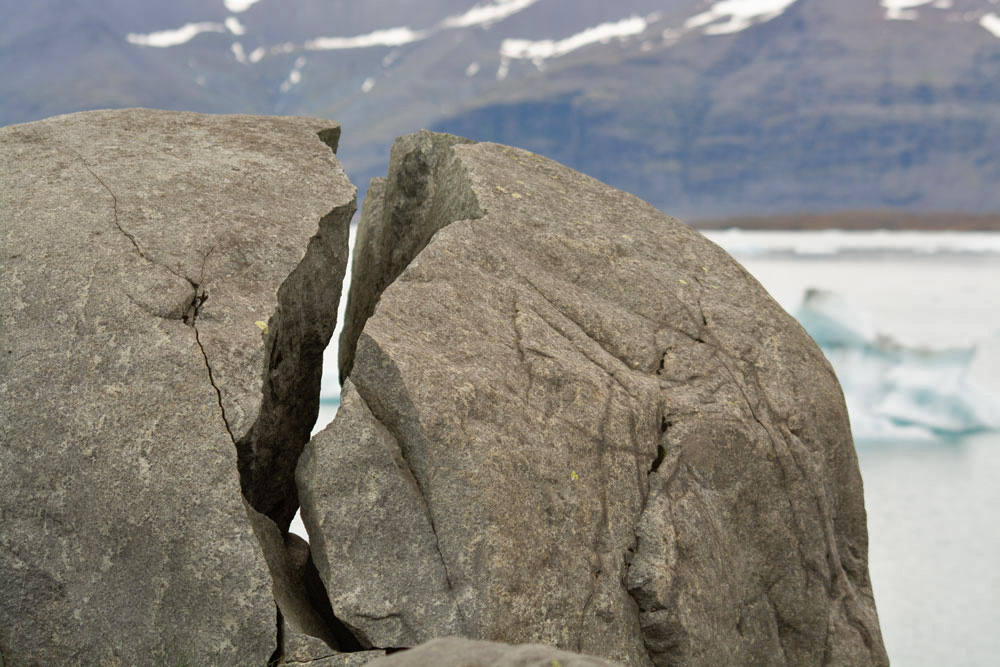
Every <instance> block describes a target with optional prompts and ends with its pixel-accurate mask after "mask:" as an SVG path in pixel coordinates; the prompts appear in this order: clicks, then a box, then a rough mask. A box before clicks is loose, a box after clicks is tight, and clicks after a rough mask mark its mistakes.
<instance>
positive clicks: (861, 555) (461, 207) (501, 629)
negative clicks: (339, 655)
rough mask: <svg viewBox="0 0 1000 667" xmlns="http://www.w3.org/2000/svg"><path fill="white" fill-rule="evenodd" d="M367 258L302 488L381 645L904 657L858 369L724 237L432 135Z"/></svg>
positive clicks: (810, 660)
mask: <svg viewBox="0 0 1000 667" xmlns="http://www.w3.org/2000/svg"><path fill="white" fill-rule="evenodd" d="M355 257H356V258H357V259H356V260H355V262H356V263H355V266H354V270H353V283H352V286H351V293H350V299H349V303H348V322H347V326H346V327H345V338H344V339H342V341H341V345H342V349H343V347H344V346H345V345H346V346H347V349H346V350H344V352H343V353H344V354H346V355H347V356H348V358H350V359H351V361H350V362H349V363H348V364H346V365H344V366H342V368H341V371H342V373H343V374H345V375H347V376H349V383H347V384H346V385H345V391H344V399H343V401H344V402H343V407H342V409H341V412H340V414H338V416H337V417H336V419H335V420H334V421H333V423H332V424H331V425H330V426H329V427H328V428H327V429H326V430H324V431H323V432H321V433H320V434H317V435H316V436H315V437H314V438H313V440H312V441H311V442H310V444H309V445H308V446H307V448H306V450H305V454H304V457H303V459H302V460H301V461H300V464H299V468H298V472H297V481H298V485H299V490H300V495H301V497H302V500H303V517H304V520H305V523H306V526H307V527H308V529H309V531H310V535H311V536H312V544H311V546H312V550H313V558H314V561H315V563H316V566H317V568H318V570H319V572H320V575H321V576H322V577H323V579H324V582H325V584H326V588H327V591H328V593H329V596H330V601H331V605H332V607H333V611H334V613H335V614H336V615H337V617H338V618H340V619H342V620H343V621H344V622H345V624H347V625H348V626H349V627H351V628H352V629H353V630H354V631H355V634H356V635H357V636H358V637H359V638H361V640H362V643H364V644H365V645H371V646H374V647H383V648H385V647H405V646H412V645H414V644H415V643H417V642H420V641H424V640H425V639H426V638H428V637H434V636H442V635H452V634H457V635H462V636H466V637H470V638H478V639H486V640H496V641H503V642H508V643H512V644H522V643H544V644H550V645H554V646H557V647H560V648H563V649H568V650H574V651H580V652H583V653H589V654H593V655H596V656H601V657H604V658H607V659H611V660H616V661H620V662H623V663H626V664H630V665H648V664H656V665H706V666H708V665H745V664H775V665H778V664H787V665H863V664H873V665H882V664H886V663H887V659H886V655H885V651H884V648H883V645H882V639H881V635H880V631H879V626H878V619H877V615H876V611H875V604H874V600H873V598H872V590H871V582H870V580H869V575H868V564H867V552H868V546H867V530H866V519H865V510H864V503H863V496H862V485H861V477H860V474H859V471H858V464H857V458H856V455H855V452H854V448H853V444H852V441H851V434H850V429H849V424H848V420H847V413H846V410H845V407H844V400H843V396H842V393H841V391H840V387H839V385H838V383H837V380H836V378H835V376H834V374H833V371H832V370H831V368H830V365H829V364H828V363H827V361H826V359H825V358H824V357H823V355H822V353H821V352H820V350H819V349H818V347H817V346H816V345H815V344H814V343H813V341H812V340H810V339H809V337H808V336H807V335H806V334H805V332H804V331H803V330H802V328H801V327H800V326H799V325H798V324H797V323H796V322H795V321H794V320H793V319H792V318H791V317H790V316H789V315H787V314H786V313H785V312H784V311H783V310H782V309H781V308H780V307H779V306H778V305H777V304H776V303H775V302H774V301H773V300H772V299H771V298H770V296H769V295H768V294H767V293H766V292H765V290H764V289H763V288H762V287H761V286H760V285H759V284H758V283H757V281H755V280H754V279H753V278H752V277H751V276H750V275H749V274H748V273H747V272H746V271H745V270H744V269H743V268H742V267H741V266H739V265H738V264H737V263H736V262H735V261H733V260H732V258H730V257H729V256H728V255H727V254H726V253H725V252H723V251H722V250H721V249H719V248H718V247H716V246H715V245H713V244H712V243H710V242H709V241H707V240H706V239H705V238H704V237H702V236H701V235H699V234H698V233H697V232H694V231H692V230H691V229H689V228H688V227H686V226H684V225H682V224H680V223H679V222H677V221H676V220H674V219H673V218H670V217H669V216H666V215H664V214H662V213H660V212H659V211H657V210H656V209H654V208H653V207H651V206H649V205H648V204H646V203H644V202H642V201H640V200H639V199H637V198H635V197H633V196H631V195H629V194H626V193H624V192H621V191H618V190H615V189H613V188H611V187H609V186H607V185H604V184H602V183H600V182H598V181H595V180H593V179H591V178H589V177H587V176H584V175H582V174H579V173H577V172H574V171H572V170H571V169H569V168H567V167H564V166H562V165H559V164H557V163H554V162H552V161H550V160H547V159H544V158H542V157H539V156H537V155H534V154H531V153H528V152H526V151H521V150H518V149H513V148H509V147H506V146H500V145H495V144H486V143H480V144H474V143H469V142H467V141H465V140H460V139H458V138H456V137H449V136H447V135H434V134H431V133H426V132H423V133H420V134H417V135H410V136H407V137H403V138H401V139H400V140H398V141H397V144H396V145H395V146H394V148H393V156H392V160H391V167H390V172H389V175H388V178H387V179H385V180H380V179H376V181H374V182H373V186H372V188H371V189H370V191H369V197H368V200H367V201H366V202H365V206H364V210H363V214H362V220H361V226H360V228H359V231H358V245H357V248H356V253H355ZM348 331H351V332H354V333H353V334H350V335H349V334H347V333H346V332H348ZM350 336H353V338H352V337H350ZM355 341H356V342H355ZM390 508H395V509H391V510H390ZM407 581H412V582H415V583H414V584H413V585H409V586H407V585H404V582H407Z"/></svg>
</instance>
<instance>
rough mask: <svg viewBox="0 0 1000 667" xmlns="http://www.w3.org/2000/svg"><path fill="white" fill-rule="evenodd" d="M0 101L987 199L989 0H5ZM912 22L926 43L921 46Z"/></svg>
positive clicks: (930, 203)
mask: <svg viewBox="0 0 1000 667" xmlns="http://www.w3.org/2000/svg"><path fill="white" fill-rule="evenodd" d="M0 9H2V12H3V16H4V17H5V20H4V21H3V22H2V25H0V63H2V77H0V123H4V124H6V123H11V122H20V121H26V120H32V119H35V118H39V117H43V116H47V115H52V114H54V113H60V112H66V111H74V110H79V109H83V108H94V107H103V106H123V105H146V106H158V107H166V108H188V109H195V110H202V111H213V112H220V111H232V112H257V113H301V114H313V115H325V116H330V117H333V118H336V119H337V120H339V121H341V122H343V123H344V126H345V133H344V142H343V144H342V151H341V157H342V159H343V160H344V162H345V164H346V165H347V167H348V169H349V171H350V172H351V174H352V176H354V177H355V179H356V180H358V181H361V182H362V183H363V182H364V181H365V179H366V178H367V177H368V176H370V175H375V174H377V173H380V172H382V171H384V167H385V161H386V158H387V151H388V146H389V144H390V143H391V140H392V139H393V138H394V136H395V135H397V134H401V133H404V132H409V131H412V130H414V129H417V128H419V127H436V128H438V129H445V130H452V131H456V132H458V133H461V134H466V135H470V136H473V137H474V138H478V139H496V140H500V141H504V142H506V143H514V144H519V145H523V146H525V147H528V148H531V149H534V150H538V151H540V152H543V153H546V154H549V155H550V156H552V157H554V158H556V159H559V160H561V161H564V162H567V163H569V164H571V165H572V166H575V167H578V168H580V169H582V170H584V171H587V172H588V173H592V174H595V175H597V176H598V177H600V178H602V179H603V180H606V181H609V182H611V183H612V184H614V185H618V186H621V187H624V188H625V189H628V190H630V191H633V192H636V193H637V194H639V195H641V196H643V197H645V198H647V199H649V200H651V201H652V202H653V203H655V204H657V205H659V206H661V207H662V208H664V209H666V210H668V211H670V212H672V213H675V214H679V215H683V216H686V217H709V216H719V215H728V214H733V213H740V214H747V213H754V212H776V211H793V210H801V209H833V208H845V207H850V208H859V207H884V206H901V207H908V208H913V209H919V208H924V209H938V210H940V209H964V210H979V211H992V210H998V209H1000V187H998V186H1000V156H998V155H997V154H996V151H991V150H989V149H988V147H989V146H991V145H1000V4H998V2H997V1H996V0H928V1H919V0H838V2H829V1H828V0H672V1H671V2H666V1H665V0H622V1H621V2H615V3H608V2H604V1H603V0H479V1H478V2H477V1H476V0H426V1H422V2H420V3H413V2H404V1H403V0H366V1H365V2H349V1H348V0H336V1H329V0H177V1H175V2H170V3H164V2H159V1H153V0H146V1H143V2H140V1H136V0H37V1H35V2H31V3H24V2H15V1H14V0H0ZM928 45H933V47H930V46H928Z"/></svg>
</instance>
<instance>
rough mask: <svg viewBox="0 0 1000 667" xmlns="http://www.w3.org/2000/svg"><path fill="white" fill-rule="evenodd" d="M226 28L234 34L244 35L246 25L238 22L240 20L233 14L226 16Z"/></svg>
mask: <svg viewBox="0 0 1000 667" xmlns="http://www.w3.org/2000/svg"><path fill="white" fill-rule="evenodd" d="M226 28H228V29H229V32H231V33H233V34H234V35H245V34H246V32H247V29H246V26H244V25H243V24H242V23H240V20H239V19H238V18H236V17H235V16H230V17H227V18H226Z"/></svg>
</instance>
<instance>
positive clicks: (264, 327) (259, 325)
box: [254, 320, 267, 333]
mask: <svg viewBox="0 0 1000 667" xmlns="http://www.w3.org/2000/svg"><path fill="white" fill-rule="evenodd" d="M254 324H256V325H257V328H258V329H260V330H261V331H262V332H264V333H267V322H265V321H263V320H257V321H256V322H254Z"/></svg>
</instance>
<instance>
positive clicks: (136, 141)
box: [0, 110, 355, 665]
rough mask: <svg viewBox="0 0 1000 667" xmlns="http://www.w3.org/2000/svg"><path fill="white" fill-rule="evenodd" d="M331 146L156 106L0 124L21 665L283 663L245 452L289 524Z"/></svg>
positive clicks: (8, 582)
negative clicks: (250, 515) (251, 516)
mask: <svg viewBox="0 0 1000 667" xmlns="http://www.w3.org/2000/svg"><path fill="white" fill-rule="evenodd" d="M317 135H319V136H317ZM338 136H339V127H338V126H336V124H334V123H330V122H328V121H322V120H318V119H304V118H263V117H249V116H202V115H196V114H188V113H173V112H159V111H149V110H124V111H100V112H89V113H83V114H74V115H71V116H63V117H57V118H52V119H49V120H45V121H41V122H38V123H32V124H28V125H20V126H12V127H7V128H3V129H0V165H2V167H0V220H2V223H0V238H2V243H0V247H2V248H3V255H2V271H3V279H2V281H0V329H2V331H3V332H4V343H3V349H2V354H0V410H2V412H0V489H2V493H0V526H2V529H0V653H2V655H3V656H4V657H5V659H6V660H7V661H8V662H9V663H10V664H14V665H35V664H46V665H53V664H66V665H72V664H154V663H155V664H179V663H180V662H190V663H191V664H248V665H249V664H260V665H262V664H265V663H266V662H267V660H268V659H269V658H270V657H271V656H272V654H273V653H274V652H275V650H276V648H277V634H278V633H277V625H276V614H275V606H274V599H273V598H272V595H271V579H270V576H269V575H268V571H267V566H266V564H265V559H264V557H263V555H262V553H261V548H260V546H259V544H258V542H257V540H256V539H255V537H254V535H253V533H252V532H251V527H250V523H249V522H248V521H247V514H246V511H245V510H244V505H243V500H242V498H241V496H240V484H241V479H240V476H239V475H238V473H237V453H236V448H235V447H234V444H235V443H237V442H239V443H240V444H241V446H242V450H243V456H242V457H241V458H242V459H243V462H244V464H245V465H244V468H245V469H246V471H247V473H248V474H247V476H246V477H245V478H244V479H243V485H244V488H245V489H246V490H247V492H248V493H247V495H248V497H249V498H250V500H251V501H252V502H253V504H254V506H255V507H256V509H257V510H259V511H261V512H263V513H264V514H266V515H268V516H270V517H271V518H272V519H274V520H275V521H277V522H278V525H279V527H283V526H281V524H282V522H284V521H287V519H286V517H287V518H290V517H291V515H290V514H289V511H294V506H295V499H294V496H295V494H294V487H293V486H292V480H293V476H292V473H293V468H294V463H295V460H296V458H297V455H298V451H297V449H298V448H301V446H302V445H303V444H304V443H305V441H306V440H307V438H308V431H309V427H310V426H311V425H312V420H314V419H315V415H316V409H317V400H318V383H319V374H320V368H319V365H318V362H317V360H318V359H319V356H320V355H321V354H322V350H323V347H324V346H325V344H326V342H327V340H328V339H329V336H330V333H331V332H332V329H333V326H334V321H335V314H336V308H337V298H336V295H337V293H338V288H339V281H340V279H341V276H342V274H343V271H344V266H345V261H346V243H347V231H348V230H347V225H348V221H349V219H350V217H351V214H352V212H353V211H354V209H355V204H354V188H353V186H351V185H350V183H349V182H348V181H347V179H346V177H345V176H344V174H343V171H342V170H341V169H340V167H339V164H338V163H337V161H336V159H335V157H334V156H333V154H332V153H331V149H332V148H335V146H336V141H337V137H338ZM265 326H266V329H267V331H266V333H265V332H262V328H263V327H265ZM282 466H284V467H282ZM278 498H280V500H275V499H278Z"/></svg>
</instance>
